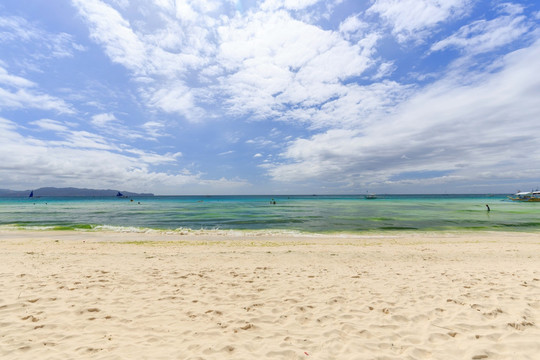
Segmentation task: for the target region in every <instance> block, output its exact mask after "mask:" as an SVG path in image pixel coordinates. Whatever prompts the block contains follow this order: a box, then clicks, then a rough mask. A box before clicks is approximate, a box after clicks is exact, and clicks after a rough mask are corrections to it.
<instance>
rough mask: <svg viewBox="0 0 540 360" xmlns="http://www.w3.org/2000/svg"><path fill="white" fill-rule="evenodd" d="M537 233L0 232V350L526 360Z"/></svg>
mask: <svg viewBox="0 0 540 360" xmlns="http://www.w3.org/2000/svg"><path fill="white" fill-rule="evenodd" d="M539 250H540V234H537V233H521V232H519V233H518V232H509V233H501V232H482V233H478V232H472V233H471V232H466V233H459V234H458V233H454V232H452V233H440V232H435V233H430V234H426V233H415V234H411V233H408V232H407V233H397V234H393V235H388V234H382V235H365V236H352V237H351V236H327V235H317V236H301V237H298V236H294V235H284V234H273V235H268V234H265V235H254V234H245V233H242V234H230V233H229V234H216V233H204V234H203V233H199V234H196V235H194V234H187V235H174V234H169V235H167V234H165V235H164V234H154V233H117V232H79V231H42V232H40V231H21V230H17V231H0V286H1V287H2V289H3V291H2V292H1V293H0V319H1V320H0V323H1V325H2V326H0V357H1V358H3V359H23V360H24V359H34V358H40V359H58V358H81V359H86V358H93V359H95V358H102V359H116V358H129V359H144V358H152V359H171V358H179V359H193V360H194V359H254V358H268V359H321V360H322V359H338V358H339V359H358V358H366V359H377V358H381V359H383V358H400V359H401V358H407V359H427V358H429V359H441V360H442V359H448V358H459V359H508V358H519V359H535V358H536V356H537V354H538V353H540V343H538V338H539V337H540V326H539V324H540V265H539V264H540V251H539Z"/></svg>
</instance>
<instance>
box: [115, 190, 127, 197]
mask: <svg viewBox="0 0 540 360" xmlns="http://www.w3.org/2000/svg"><path fill="white" fill-rule="evenodd" d="M116 197H118V198H122V199H126V198H127V196H126V195H124V194H122V193H121V192H120V191H119V192H118V193H117V194H116Z"/></svg>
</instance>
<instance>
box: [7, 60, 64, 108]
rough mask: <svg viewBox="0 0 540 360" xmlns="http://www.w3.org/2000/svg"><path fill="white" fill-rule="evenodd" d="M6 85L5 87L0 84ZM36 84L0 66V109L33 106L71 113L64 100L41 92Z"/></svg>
mask: <svg viewBox="0 0 540 360" xmlns="http://www.w3.org/2000/svg"><path fill="white" fill-rule="evenodd" d="M2 85H3V86H7V87H8V88H10V89H6V88H4V87H1V86H2ZM36 87H37V84H35V83H34V82H32V81H30V80H28V79H25V78H23V77H20V76H16V75H11V74H9V73H8V71H7V70H6V69H5V68H3V67H2V66H0V110H2V109H23V108H34V109H41V110H54V111H56V112H58V113H63V114H73V113H74V111H73V109H72V108H71V106H70V105H68V104H66V103H65V102H64V100H62V99H60V98H57V97H54V96H51V95H47V94H43V93H41V92H40V91H38V90H36V89H35V88H36Z"/></svg>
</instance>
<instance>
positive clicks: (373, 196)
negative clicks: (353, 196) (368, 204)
mask: <svg viewBox="0 0 540 360" xmlns="http://www.w3.org/2000/svg"><path fill="white" fill-rule="evenodd" d="M364 198H366V199H368V200H370V199H376V198H377V195H375V194H367V195H365V196H364Z"/></svg>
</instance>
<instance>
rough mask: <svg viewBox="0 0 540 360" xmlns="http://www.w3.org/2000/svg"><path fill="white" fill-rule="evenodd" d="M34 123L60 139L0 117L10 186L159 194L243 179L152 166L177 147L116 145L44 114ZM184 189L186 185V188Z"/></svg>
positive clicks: (3, 169)
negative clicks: (25, 131)
mask: <svg viewBox="0 0 540 360" xmlns="http://www.w3.org/2000/svg"><path fill="white" fill-rule="evenodd" d="M33 125H35V126H37V127H39V128H41V129H47V130H52V131H57V132H59V133H60V135H61V137H62V140H46V139H40V138H37V137H30V136H25V135H22V134H21V133H20V127H19V126H18V125H17V124H16V123H15V122H13V121H10V120H7V119H4V118H0V142H1V143H2V147H1V150H0V156H1V157H2V159H3V161H1V162H0V177H1V178H2V184H3V186H7V187H12V188H15V189H21V188H31V187H36V186H52V185H54V186H78V187H91V188H109V187H119V186H122V188H126V189H144V191H153V192H158V193H160V194H167V193H178V192H179V191H180V188H181V187H182V189H184V187H185V188H189V189H190V190H192V191H194V192H195V193H196V192H197V191H199V193H200V192H201V191H203V190H206V191H209V192H214V191H215V192H219V191H222V190H223V189H226V190H231V189H235V188H242V187H246V186H248V185H249V184H248V183H247V182H246V181H245V180H240V179H234V180H228V179H225V178H220V179H207V178H204V176H203V174H201V173H192V172H190V171H188V170H185V169H184V170H182V171H178V172H177V173H165V172H159V171H155V170H152V168H153V167H154V166H156V165H159V164H164V163H171V162H173V163H174V162H176V159H177V158H178V157H180V156H181V154H180V153H168V154H165V155H161V154H156V153H152V152H148V151H144V150H140V149H136V148H126V147H125V146H121V147H120V146H117V145H115V144H113V143H111V142H110V141H109V140H107V139H105V138H103V137H100V136H99V135H97V134H92V133H89V132H84V131H78V130H74V129H72V128H70V127H69V126H67V125H65V124H62V123H61V122H59V121H55V120H50V119H43V120H39V121H36V122H34V123H33ZM186 192H187V191H186Z"/></svg>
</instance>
